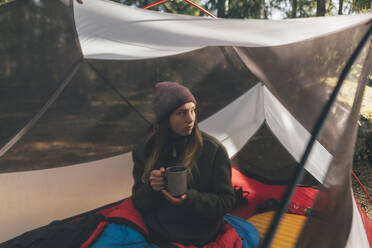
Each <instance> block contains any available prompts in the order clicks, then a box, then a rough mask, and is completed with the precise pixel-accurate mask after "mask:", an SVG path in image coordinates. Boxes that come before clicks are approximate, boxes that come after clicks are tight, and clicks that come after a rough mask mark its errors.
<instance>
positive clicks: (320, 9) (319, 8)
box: [316, 0, 326, 16]
mask: <svg viewBox="0 0 372 248" xmlns="http://www.w3.org/2000/svg"><path fill="white" fill-rule="evenodd" d="M325 10H326V8H325V0H316V15H317V16H325Z"/></svg>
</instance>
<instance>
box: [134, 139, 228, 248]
mask: <svg viewBox="0 0 372 248" xmlns="http://www.w3.org/2000/svg"><path fill="white" fill-rule="evenodd" d="M202 134H203V150H202V151H201V152H200V153H199V154H200V155H199V156H198V158H197V159H196V161H193V167H192V168H193V169H192V174H193V180H192V182H190V183H189V185H188V188H189V189H188V191H187V198H186V200H185V202H183V203H182V205H179V206H174V205H172V204H170V203H169V202H168V201H167V200H166V199H165V198H164V196H163V194H162V193H161V192H158V191H154V190H153V189H152V188H151V186H150V184H149V183H146V184H144V183H142V181H141V177H142V174H143V172H144V166H145V163H146V160H147V158H148V156H149V154H150V152H151V150H152V146H153V140H152V139H150V140H149V141H148V142H146V143H145V142H143V143H140V144H139V145H138V146H137V147H136V148H135V149H134V150H133V161H134V168H133V177H134V186H133V189H132V200H133V203H134V206H135V207H136V208H137V209H138V210H139V211H140V212H141V213H142V215H143V218H144V220H145V222H146V225H147V226H148V228H149V230H150V236H151V237H152V239H153V241H157V242H162V241H174V242H178V243H182V244H185V245H202V244H205V243H208V242H210V241H211V240H214V239H215V238H216V236H217V235H218V232H219V231H220V228H221V224H222V221H223V216H224V215H225V214H226V213H228V212H229V211H230V210H232V208H233V206H234V201H235V198H234V190H233V189H232V186H231V165H230V160H229V158H228V155H227V153H226V150H225V148H224V147H223V145H222V144H221V143H220V142H218V141H217V140H216V139H215V138H213V137H211V136H209V135H207V134H205V133H202ZM171 142H173V143H174V144H173V145H174V146H175V147H176V149H177V154H180V153H181V152H182V149H183V146H184V145H183V144H184V143H185V139H184V140H181V142H180V141H179V140H176V141H171ZM160 163H161V165H162V166H164V167H167V165H168V166H169V165H175V161H174V159H173V158H172V153H171V152H169V158H166V159H164V161H162V162H160ZM160 163H159V164H156V165H155V169H159V168H160Z"/></svg>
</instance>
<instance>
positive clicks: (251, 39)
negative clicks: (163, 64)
mask: <svg viewBox="0 0 372 248" xmlns="http://www.w3.org/2000/svg"><path fill="white" fill-rule="evenodd" d="M74 18H75V21H76V29H77V32H78V34H79V41H80V45H81V48H82V51H83V54H84V57H85V58H87V59H122V60H128V59H146V58H154V57H159V56H170V55H175V54H179V53H185V52H189V51H191V50H195V49H199V48H202V47H205V46H241V47H260V46H280V45H284V44H289V43H294V42H299V41H303V40H306V39H311V38H314V37H318V36H322V35H325V34H329V33H332V32H337V31H339V30H342V29H345V28H347V27H351V26H353V25H356V24H359V23H363V22H367V21H368V20H369V18H370V17H369V16H368V15H357V16H353V17H349V16H348V17H345V16H337V17H327V18H321V19H319V18H307V19H304V20H300V21H292V20H283V21H269V20H248V21H247V20H244V21H243V20H228V19H210V18H200V17H189V16H183V15H170V14H166V13H159V12H156V11H144V10H140V9H134V8H130V7H125V6H123V5H119V4H116V3H107V2H104V1H89V3H85V4H84V5H78V4H76V5H74ZM117 30H121V32H119V33H118V32H117ZM181 30H182V31H181ZM242 30H250V31H249V32H242Z"/></svg>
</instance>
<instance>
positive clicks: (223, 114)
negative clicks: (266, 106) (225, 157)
mask: <svg viewBox="0 0 372 248" xmlns="http://www.w3.org/2000/svg"><path fill="white" fill-rule="evenodd" d="M263 122H264V112H263V95H262V91H261V85H260V84H257V85H256V86H254V87H253V88H252V89H250V90H249V91H248V92H247V93H245V94H244V95H242V96H240V97H239V98H238V99H236V100H235V101H234V102H232V103H230V104H229V105H227V106H226V107H225V108H223V109H221V110H220V111H218V112H217V113H215V114H214V115H212V116H211V117H209V118H207V119H206V120H204V121H203V122H201V123H200V129H201V130H203V131H205V132H206V133H208V134H210V135H212V136H214V137H215V138H217V139H218V140H219V141H220V142H222V144H223V145H224V146H225V148H226V150H227V153H228V154H229V157H230V158H231V157H233V156H234V155H235V154H236V153H237V152H238V151H239V150H240V149H242V148H243V146H244V145H245V144H246V143H247V141H248V140H249V139H250V138H251V137H252V136H253V135H254V133H255V132H256V131H257V130H258V129H259V128H260V126H261V125H262V123H263Z"/></svg>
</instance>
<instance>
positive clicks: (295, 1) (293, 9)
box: [291, 0, 297, 18]
mask: <svg viewBox="0 0 372 248" xmlns="http://www.w3.org/2000/svg"><path fill="white" fill-rule="evenodd" d="M296 16H297V0H293V1H292V15H291V17H292V18H296Z"/></svg>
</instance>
